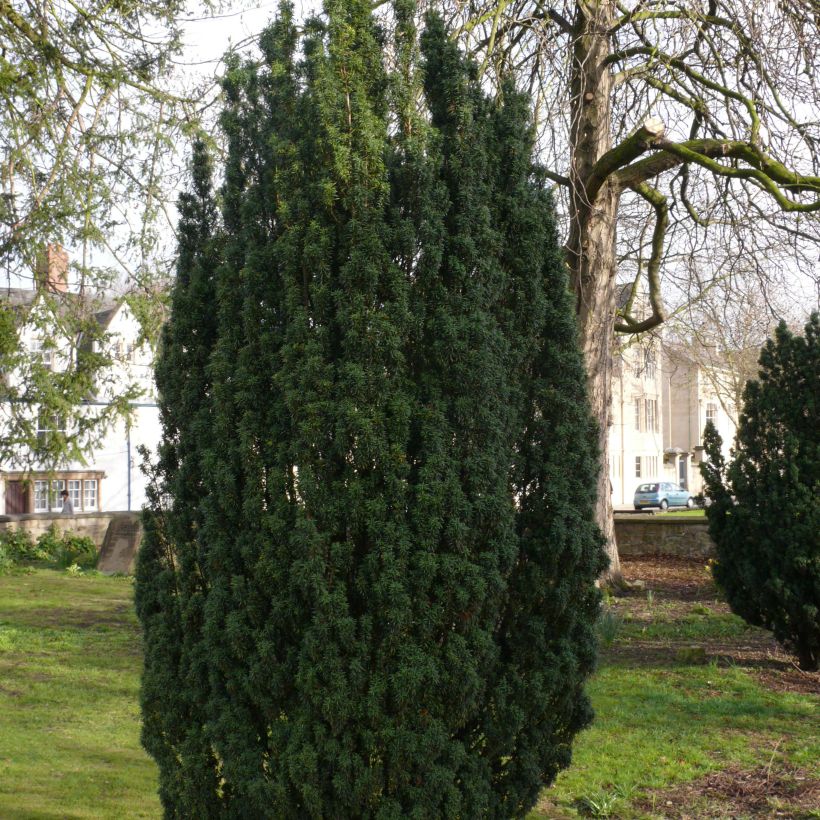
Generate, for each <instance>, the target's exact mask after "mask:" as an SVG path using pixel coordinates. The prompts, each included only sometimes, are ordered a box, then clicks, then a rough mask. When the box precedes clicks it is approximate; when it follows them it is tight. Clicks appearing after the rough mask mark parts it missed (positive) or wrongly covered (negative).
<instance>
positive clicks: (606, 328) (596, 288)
mask: <svg viewBox="0 0 820 820" xmlns="http://www.w3.org/2000/svg"><path fill="white" fill-rule="evenodd" d="M613 16H614V3H613V0H589V2H588V3H585V4H584V3H579V4H578V16H577V18H576V20H575V22H574V27H575V37H574V49H573V52H574V53H573V64H572V126H571V132H570V140H571V143H572V145H571V155H572V156H573V157H574V160H575V161H574V163H573V166H572V168H571V170H570V181H571V197H572V202H571V216H572V221H571V226H570V235H569V241H568V243H567V251H568V260H569V265H570V268H571V271H572V284H573V287H574V290H575V294H576V298H577V302H576V308H577V312H578V324H579V328H580V335H581V344H582V347H583V351H584V356H585V358H586V366H587V378H588V386H589V398H590V403H591V406H592V412H593V413H594V415H595V417H596V418H597V419H598V423H599V434H598V439H599V446H600V452H601V468H600V472H599V475H598V503H597V505H596V518H597V522H598V525H599V526H600V528H601V531H602V532H603V534H604V536H605V537H606V542H607V544H606V550H607V554H608V556H609V560H610V564H609V569H608V570H607V571H606V573H605V574H604V578H603V580H604V581H605V582H608V583H616V584H617V583H619V582H620V580H621V574H620V561H619V559H618V547H617V543H616V541H615V527H614V520H613V515H612V495H611V488H610V482H609V425H610V412H611V403H612V343H613V333H614V330H613V324H614V309H615V272H616V267H617V260H616V253H615V217H616V214H617V210H618V200H619V196H620V191H619V190H618V189H617V188H616V187H615V186H614V185H613V184H612V183H611V182H609V181H606V182H604V183H603V184H602V185H600V186H598V185H597V184H596V183H595V180H594V174H593V168H594V166H595V163H596V162H597V161H598V160H599V159H600V158H601V157H602V156H603V155H604V154H605V153H606V152H607V151H609V150H610V148H611V147H612V137H611V133H610V128H611V123H610V119H611V108H610V96H611V91H612V77H611V75H610V73H609V70H608V68H607V67H606V65H605V64H604V58H605V57H606V56H607V55H608V53H609V41H608V34H607V31H608V29H609V28H610V27H611V25H612V20H613Z"/></svg>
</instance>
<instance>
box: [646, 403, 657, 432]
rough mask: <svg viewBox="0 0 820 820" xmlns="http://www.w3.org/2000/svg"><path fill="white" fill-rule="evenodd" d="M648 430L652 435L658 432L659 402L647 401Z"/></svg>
mask: <svg viewBox="0 0 820 820" xmlns="http://www.w3.org/2000/svg"><path fill="white" fill-rule="evenodd" d="M645 404H646V429H647V430H649V431H650V432H652V433H657V432H658V400H657V399H647V400H646V402H645Z"/></svg>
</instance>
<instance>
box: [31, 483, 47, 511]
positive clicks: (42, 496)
mask: <svg viewBox="0 0 820 820" xmlns="http://www.w3.org/2000/svg"><path fill="white" fill-rule="evenodd" d="M49 485H50V482H48V481H35V482H34V512H48V511H49V509H50V504H49V498H48V491H49Z"/></svg>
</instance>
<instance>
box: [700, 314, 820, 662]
mask: <svg viewBox="0 0 820 820" xmlns="http://www.w3.org/2000/svg"><path fill="white" fill-rule="evenodd" d="M818 401H820V317H818V314H816V313H815V314H813V315H812V317H811V319H810V320H809V323H808V324H807V325H806V330H805V336H804V337H801V336H795V335H793V334H792V333H791V332H790V331H789V330H788V328H787V327H786V325H785V324H783V323H781V325H780V326H779V327H778V328H777V331H776V333H775V338H774V340H771V339H770V340H769V341H768V342H766V344H765V346H764V348H763V351H762V353H761V355H760V378H759V380H758V381H750V382H748V383H747V384H746V389H745V391H744V394H743V412H742V413H741V416H740V421H739V424H738V429H737V439H736V442H735V448H734V450H733V453H732V455H733V457H732V460H731V462H730V463H729V465H728V466H727V465H726V464H725V462H724V460H723V456H722V455H721V444H722V442H721V439H720V436H719V435H718V433H717V431H716V430H715V428H714V426H713V425H711V424H708V425H707V426H706V431H705V433H704V445H705V447H706V453H707V455H708V461H707V462H706V463H704V464H703V465H702V467H701V471H702V474H703V477H704V481H705V485H706V492H707V493H708V495H709V496H710V497H711V499H712V504H711V506H710V507H709V508H708V509H707V516H708V518H709V531H710V532H711V534H712V538H713V540H714V541H715V544H716V546H717V558H718V560H717V563H716V565H715V567H714V575H715V580H716V581H717V582H718V583H719V584H720V585H721V586H722V587H723V589H724V590H725V592H726V597H727V598H728V601H729V605H730V606H731V607H732V610H733V611H734V612H735V613H737V614H738V615H740V616H741V617H742V618H744V619H745V620H746V621H748V622H749V623H752V624H755V625H757V626H763V627H766V628H767V629H771V630H772V631H773V632H774V635H775V638H777V640H778V641H779V642H780V643H781V644H783V645H784V646H785V647H786V648H787V649H790V650H792V651H794V652H795V654H796V655H797V657H798V659H799V662H800V666H801V667H802V668H803V669H817V667H818V662H820V425H818Z"/></svg>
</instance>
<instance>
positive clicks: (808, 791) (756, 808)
mask: <svg viewBox="0 0 820 820" xmlns="http://www.w3.org/2000/svg"><path fill="white" fill-rule="evenodd" d="M637 805H638V807H639V808H641V809H642V810H644V811H647V812H649V813H650V814H651V815H652V816H653V817H663V818H669V820H695V818H698V820H700V818H715V819H717V818H740V817H750V818H763V817H783V818H792V820H802V818H811V817H818V809H820V780H817V779H816V778H813V777H810V776H809V775H808V774H807V773H806V772H805V771H803V770H801V769H795V768H790V767H787V766H779V767H776V768H775V767H770V766H760V767H758V768H755V769H751V770H742V769H739V768H737V767H730V768H728V769H724V770H722V771H719V772H712V773H711V774H709V775H706V776H705V777H702V778H700V779H699V780H694V781H692V782H691V783H685V784H682V785H680V786H676V787H675V788H673V789H667V790H664V791H659V792H653V793H651V794H650V795H648V796H647V797H646V798H644V799H642V800H640V801H639V802H638V803H637Z"/></svg>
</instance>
